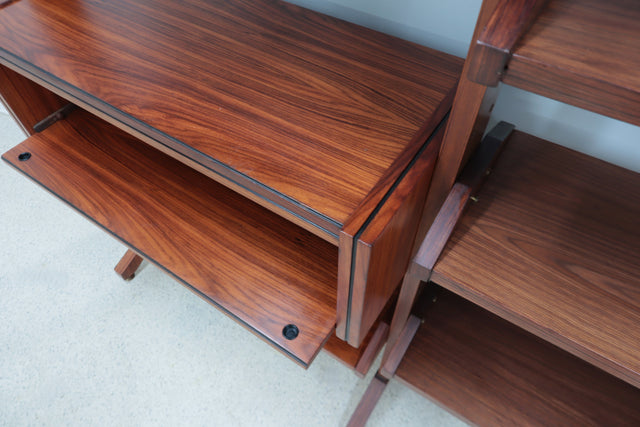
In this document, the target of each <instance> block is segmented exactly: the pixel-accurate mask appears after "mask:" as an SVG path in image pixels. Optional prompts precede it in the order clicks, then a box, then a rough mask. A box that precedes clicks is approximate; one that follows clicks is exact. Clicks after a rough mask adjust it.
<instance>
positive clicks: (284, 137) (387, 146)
mask: <svg viewBox="0 0 640 427" xmlns="http://www.w3.org/2000/svg"><path fill="white" fill-rule="evenodd" d="M461 66H462V61H461V60H460V59H458V58H455V57H453V56H450V55H447V54H444V53H441V52H437V51H434V50H431V49H428V48H425V47H422V46H419V45H416V44H413V43H410V42H406V41H403V40H400V39H397V38H394V37H391V36H388V35H384V34H381V33H378V32H375V31H372V30H368V29H365V28H362V27H359V26H357V25H354V24H350V23H346V22H343V21H340V20H338V19H335V18H331V17H328V16H325V15H322V14H319V13H316V12H312V11H309V10H306V9H303V8H300V7H298V6H294V5H291V4H288V3H285V2H281V1H276V0H258V1H245V0H232V1H228V0H225V1H222V0H209V1H204V0H189V1H185V2H173V1H168V0H157V1H149V2H139V1H130V0H116V1H110V2H95V1H90V0H80V1H77V0H73V1H72V0H62V1H59V2H50V1H45V0H35V1H15V2H10V3H8V4H6V5H3V7H2V8H0V94H1V95H2V99H3V101H4V103H5V104H6V105H7V107H8V109H9V111H10V112H12V113H13V115H14V117H15V118H16V119H17V120H18V121H19V123H20V124H21V125H22V127H23V129H25V131H26V132H27V133H28V134H33V135H32V136H31V137H30V138H29V139H27V140H26V141H25V142H24V143H23V144H21V145H20V146H18V147H16V148H14V149H13V150H11V151H10V152H9V153H7V154H6V155H5V156H4V159H5V160H7V161H8V162H9V163H11V164H12V165H13V166H15V167H16V168H18V169H19V170H21V171H22V172H24V173H25V174H27V175H28V176H30V177H31V178H33V179H34V180H35V181H37V182H39V183H40V184H41V185H43V186H44V187H46V188H47V189H49V190H50V191H51V192H53V193H54V194H56V195H58V196H59V197H60V198H62V199H63V200H65V201H67V202H68V203H69V204H71V205H72V206H74V207H75V208H76V209H78V210H79V211H80V212H82V213H83V214H85V215H86V216H87V217H89V218H90V219H92V220H93V221H94V222H96V223H97V224H99V225H100V226H102V227H103V228H105V229H106V230H107V231H109V232H110V233H111V234H113V235H114V236H115V237H117V238H118V239H120V240H121V241H122V242H124V243H125V245H126V246H127V247H128V248H129V251H128V252H127V254H126V256H125V257H124V258H123V260H122V262H121V263H119V264H118V266H117V271H118V272H119V274H121V275H122V276H123V277H125V278H129V277H131V276H132V275H133V274H134V273H135V269H136V264H137V263H139V261H140V256H142V257H144V258H148V259H149V260H150V261H152V262H154V263H155V264H156V265H158V266H160V267H161V268H163V269H164V270H166V271H167V272H169V273H170V274H171V275H172V276H174V277H176V278H177V279H179V280H180V281H182V282H183V283H184V284H186V285H188V286H189V287H191V288H192V289H194V290H195V291H196V292H197V293H198V294H200V295H201V296H203V297H204V298H205V299H207V300H208V301H210V302H212V303H213V304H214V305H216V306H218V307H220V308H221V309H222V310H224V311H225V312H226V313H227V314H229V315H230V316H232V317H233V318H235V319H237V320H239V321H240V322H241V323H242V324H244V325H245V326H247V327H248V328H249V329H251V330H252V331H254V332H255V333H257V334H258V335H259V336H261V337H263V338H264V339H266V340H267V341H268V342H270V343H272V344H273V345H274V346H276V347H277V348H279V349H280V350H282V351H284V352H285V353H286V354H287V355H289V356H291V357H292V358H293V359H294V360H296V361H297V362H299V363H301V364H302V365H305V366H306V365H308V364H309V363H310V362H311V361H312V360H313V357H314V356H315V355H316V354H317V352H318V351H319V350H320V349H321V348H322V347H323V345H324V344H325V343H327V348H328V349H329V351H331V352H333V353H334V354H335V355H337V356H338V357H339V358H340V359H341V360H343V361H344V362H345V363H347V364H349V365H350V366H352V367H354V369H356V371H358V372H359V373H361V374H362V373H364V372H366V370H367V369H368V365H370V363H371V362H372V361H373V359H374V358H375V354H376V351H377V350H379V349H380V347H381V346H382V344H383V343H384V340H385V338H386V332H387V328H388V326H387V325H386V324H385V322H384V316H385V314H384V310H385V309H386V308H387V307H390V306H391V304H390V300H391V299H392V298H393V296H394V295H396V294H397V292H396V290H397V288H398V285H399V283H400V282H401V280H402V275H403V274H404V271H405V269H406V266H407V264H408V262H409V260H410V257H411V250H412V244H411V243H412V242H413V241H414V239H415V235H416V230H417V228H418V223H419V221H420V214H421V211H422V208H423V206H424V201H425V197H426V194H427V190H428V187H429V182H430V177H431V174H432V172H433V168H434V166H435V162H436V157H437V153H438V150H439V147H440V143H441V141H442V137H443V134H444V127H445V124H444V123H445V120H446V117H447V114H448V112H449V110H450V107H451V102H452V99H453V95H454V93H455V87H456V84H457V81H458V78H459V74H460V72H461ZM70 103H71V104H73V105H75V106H77V108H75V110H74V111H71V110H72V109H73V108H72V107H68V105H69V104H70ZM43 119H44V121H43ZM60 119H62V120H60ZM56 120H60V121H59V122H56ZM52 123H53V124H52ZM49 125H50V126H49ZM47 126H49V127H47ZM25 152H29V153H30V155H31V157H30V158H29V159H26V158H24V157H25V156H23V158H24V159H23V160H24V161H20V160H17V158H18V157H17V156H19V155H20V154H22V153H25ZM407 242H408V243H407ZM357 347H359V348H357Z"/></svg>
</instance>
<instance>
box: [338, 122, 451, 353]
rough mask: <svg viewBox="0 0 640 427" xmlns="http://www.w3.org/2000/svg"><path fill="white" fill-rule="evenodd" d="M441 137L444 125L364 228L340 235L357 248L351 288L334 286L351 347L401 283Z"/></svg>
mask: <svg viewBox="0 0 640 427" xmlns="http://www.w3.org/2000/svg"><path fill="white" fill-rule="evenodd" d="M443 135H444V124H443V125H442V126H440V127H439V128H438V130H437V132H436V133H435V134H434V135H433V137H432V138H431V139H430V141H429V143H428V145H426V147H425V148H424V149H423V151H421V152H420V153H419V154H418V155H417V156H416V159H415V161H414V162H413V163H412V165H411V167H410V169H408V170H407V171H406V172H405V174H404V175H403V176H402V177H401V178H402V179H401V180H400V181H399V182H398V183H396V184H395V185H394V186H392V187H391V188H390V189H389V190H388V194H387V196H385V199H384V201H383V203H382V204H381V205H380V206H379V207H378V208H377V209H376V210H374V212H373V213H372V215H371V217H370V218H369V219H368V220H367V221H366V222H365V224H364V225H363V227H362V228H361V229H360V230H358V232H357V233H355V235H353V236H349V235H348V233H349V231H350V228H345V230H343V232H342V233H341V235H340V238H341V239H349V238H352V239H353V241H354V243H353V244H354V245H356V247H355V250H354V251H353V255H352V257H351V262H352V263H354V264H353V265H352V267H351V269H350V270H351V277H350V283H349V286H348V287H347V286H345V283H343V282H339V283H338V311H339V313H343V312H344V311H343V310H344V309H345V308H346V310H347V313H348V318H347V319H348V320H347V325H346V326H345V329H346V331H347V332H346V333H347V336H346V337H345V339H346V340H347V341H348V342H349V343H350V344H351V345H353V346H356V347H357V346H359V345H360V343H361V342H362V340H363V339H364V337H365V336H366V335H367V333H368V332H369V329H370V328H371V326H372V325H373V323H374V322H375V321H376V319H377V318H378V316H379V315H380V313H381V312H382V310H383V309H384V307H385V306H386V305H387V303H388V301H389V299H390V297H391V296H392V295H393V293H394V292H395V291H396V289H397V288H398V285H399V284H400V282H401V281H402V277H403V276H404V273H405V271H406V269H407V265H408V264H409V261H410V259H411V256H412V254H413V245H414V240H415V238H416V230H417V227H418V224H419V222H420V219H421V215H422V209H423V207H424V202H425V198H426V195H427V191H428V189H429V183H430V182H431V175H432V173H433V169H434V167H435V163H436V159H437V153H438V150H439V148H440V144H441V142H442V137H443ZM340 261H342V259H341V260H340ZM344 267H346V266H344V265H341V266H340V268H341V269H342V268H344ZM339 319H340V318H339ZM338 325H340V323H338Z"/></svg>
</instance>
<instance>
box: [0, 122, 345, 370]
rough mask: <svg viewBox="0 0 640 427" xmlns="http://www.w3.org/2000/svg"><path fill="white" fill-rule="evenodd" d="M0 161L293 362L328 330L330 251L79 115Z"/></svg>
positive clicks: (308, 355)
mask: <svg viewBox="0 0 640 427" xmlns="http://www.w3.org/2000/svg"><path fill="white" fill-rule="evenodd" d="M23 152H30V153H31V157H30V159H28V160H26V161H19V160H18V157H19V155H20V154H21V153H23ZM3 159H5V160H6V161H8V162H9V163H11V164H12V165H13V166H14V167H16V168H18V169H19V170H20V171H22V172H24V173H25V174H26V175H28V176H29V177H31V178H33V179H34V180H35V181H37V182H39V183H40V184H41V185H43V186H44V187H45V188H47V189H48V190H50V191H51V192H53V193H54V194H56V195H57V196H58V197H60V198H61V199H63V200H64V201H66V202H67V203H69V204H70V205H71V206H73V207H75V208H76V209H78V210H79V211H80V212H81V213H83V214H84V215H85V216H87V217H88V218H90V219H92V220H93V221H95V222H96V223H97V224H98V225H100V226H102V227H103V228H105V229H106V230H108V231H109V232H111V233H112V234H113V235H115V236H116V237H118V238H119V239H120V240H122V241H123V243H125V244H126V245H127V246H129V247H131V248H132V249H133V250H135V251H136V252H138V253H139V254H141V255H142V256H143V257H144V258H146V259H148V260H150V261H152V262H154V263H156V264H157V265H159V266H161V267H162V268H163V269H165V270H166V271H167V272H169V273H170V274H171V275H173V276H174V277H176V278H178V279H179V280H180V281H182V282H183V283H185V284H187V285H189V286H190V287H191V288H192V289H193V290H194V291H195V292H196V293H197V294H199V295H200V296H202V297H203V298H205V300H207V301H209V302H212V303H213V304H215V305H216V306H218V307H220V308H221V309H222V310H223V311H224V312H226V313H227V314H229V315H231V316H232V317H234V318H235V319H237V320H239V321H240V322H241V323H243V324H245V325H246V326H248V327H249V328H250V329H251V330H252V331H254V332H256V333H257V334H258V335H259V336H261V337H263V338H265V339H266V340H268V341H269V342H271V343H273V344H274V345H275V346H276V347H278V348H280V349H281V350H282V351H284V352H285V353H287V354H288V355H290V356H291V357H293V358H294V359H295V360H297V361H298V362H300V363H302V364H305V365H306V364H308V363H309V362H310V361H311V360H312V359H313V358H314V356H315V355H316V353H317V352H318V351H319V349H320V348H321V346H322V344H323V343H324V342H325V340H326V339H327V337H328V336H329V334H330V333H331V332H332V331H333V328H334V325H335V318H336V313H335V305H336V280H337V279H336V271H337V255H338V253H337V252H338V250H337V248H336V247H335V246H333V245H331V244H329V243H327V242H325V241H323V240H321V239H320V238H318V237H316V236H314V235H313V234H311V233H309V232H306V231H304V230H302V229H300V228H298V227H296V226H294V225H292V224H291V223H289V222H287V221H286V220H284V219H282V218H281V217H279V216H277V215H275V214H273V213H271V212H269V211H267V210H265V209H264V208H262V207H260V206H258V205H256V204H254V203H252V202H249V201H247V200H246V199H244V198H243V197H241V196H239V195H237V194H236V193H234V192H232V191H230V190H228V189H226V188H225V187H223V186H221V185H219V184H217V183H216V182H215V181H212V180H210V179H208V178H207V177H205V176H204V175H202V174H199V173H198V172H196V171H194V170H192V169H190V168H189V167H187V166H185V165H183V164H182V163H180V162H177V161H176V160H174V159H172V158H170V157H168V156H165V155H164V154H162V153H161V152H159V151H157V150H155V149H153V148H151V147H149V146H148V145H146V144H144V143H141V142H140V141H137V140H136V139H134V138H131V137H129V136H127V135H126V134H124V133H123V132H121V131H119V130H118V129H115V128H114V127H112V126H110V125H108V124H106V123H104V122H102V121H99V120H98V119H96V118H94V117H91V116H90V115H89V114H88V113H86V112H84V111H77V112H75V113H73V114H72V115H71V116H70V117H69V118H68V119H66V120H64V121H61V122H58V123H56V124H54V125H53V126H51V127H50V128H49V129H47V130H46V131H45V132H43V133H39V134H36V135H34V136H32V137H31V138H29V139H27V140H26V141H25V142H24V143H22V144H20V145H19V146H17V147H15V148H13V149H12V150H10V151H9V152H7V153H6V154H5V155H4V156H3ZM61 171H64V173H60V172H61ZM288 324H294V325H296V326H297V327H298V329H299V335H298V337H297V338H295V339H293V340H287V339H285V337H284V336H283V328H284V327H285V326H286V325H288Z"/></svg>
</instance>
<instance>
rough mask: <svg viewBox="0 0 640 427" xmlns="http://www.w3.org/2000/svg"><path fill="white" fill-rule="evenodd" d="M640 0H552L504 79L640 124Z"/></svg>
mask: <svg viewBox="0 0 640 427" xmlns="http://www.w3.org/2000/svg"><path fill="white" fill-rule="evenodd" d="M638 22H640V2H638V1H637V0H612V1H602V0H552V1H550V2H549V5H548V6H547V7H546V8H545V10H544V11H543V13H542V14H541V15H540V17H539V18H538V20H537V21H536V23H535V25H534V26H533V27H532V28H531V30H530V31H529V33H528V34H527V35H526V36H525V37H524V38H523V39H522V41H521V43H520V45H519V47H518V48H517V49H515V51H514V54H513V57H512V59H511V61H510V63H509V70H508V72H507V73H506V75H505V77H504V80H503V81H504V82H505V83H508V84H512V85H514V86H518V87H521V88H523V89H526V90H530V91H533V92H536V93H540V94H542V95H544V96H548V97H551V98H554V99H558V100H560V101H562V102H567V103H570V104H573V105H577V106H579V107H581V108H586V109H588V110H591V111H595V112H597V113H600V114H605V115H607V116H610V117H614V118H616V119H620V120H624V121H626V122H629V123H632V124H635V125H640V73H638V69H640V43H638V40H640V25H638Z"/></svg>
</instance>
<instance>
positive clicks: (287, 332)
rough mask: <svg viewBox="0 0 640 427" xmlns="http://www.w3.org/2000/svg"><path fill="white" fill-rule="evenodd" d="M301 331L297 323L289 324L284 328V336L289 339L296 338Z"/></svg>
mask: <svg viewBox="0 0 640 427" xmlns="http://www.w3.org/2000/svg"><path fill="white" fill-rule="evenodd" d="M299 333H300V330H299V329H298V327H297V326H296V325H291V324H289V325H287V326H285V327H284V328H282V335H284V337H285V338H286V339H288V340H294V339H296V338H297V337H298V334H299Z"/></svg>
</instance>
